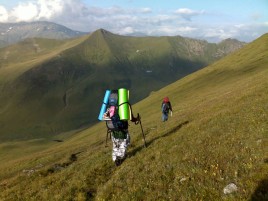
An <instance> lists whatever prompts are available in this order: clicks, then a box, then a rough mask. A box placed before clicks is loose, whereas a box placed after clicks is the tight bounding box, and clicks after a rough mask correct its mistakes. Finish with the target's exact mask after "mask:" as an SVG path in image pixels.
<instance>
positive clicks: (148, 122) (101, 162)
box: [0, 34, 268, 200]
mask: <svg viewBox="0 0 268 201" xmlns="http://www.w3.org/2000/svg"><path fill="white" fill-rule="evenodd" d="M267 43H268V35H267V34H266V35H264V36H263V37H261V38H260V39H258V40H256V41H254V42H253V43H251V44H249V45H247V46H246V47H244V48H243V49H242V50H241V51H238V52H237V53H235V54H232V55H230V56H227V57H226V58H224V59H222V60H220V61H219V62H217V63H215V64H214V65H212V66H209V67H207V68H204V69H203V70H200V71H198V72H196V73H194V74H191V75H190V76H187V77H185V78H183V79H181V80H179V81H177V82H175V83H173V84H171V85H169V86H168V87H165V88H163V89H162V90H160V91H157V92H154V93H152V94H151V95H150V96H149V97H148V98H146V99H144V100H143V101H141V102H139V103H137V104H136V105H135V106H134V108H133V110H134V113H136V112H140V114H141V116H142V123H143V128H144V131H145V134H146V140H147V145H148V147H147V148H143V142H142V138H141V133H140V128H139V126H135V125H133V124H131V126H130V129H129V130H130V132H131V136H132V145H131V147H130V149H129V157H128V158H127V159H126V161H125V162H124V163H123V164H122V165H121V166H120V167H118V168H116V167H115V166H114V164H113V163H112V161H111V143H110V142H109V143H108V147H105V146H104V145H105V133H106V130H105V125H104V123H103V122H101V123H100V124H98V125H96V126H93V127H91V128H90V129H87V130H84V131H81V132H78V133H76V134H75V135H72V136H71V137H67V138H62V139H63V140H64V142H62V143H57V142H50V144H49V145H47V146H50V148H48V149H43V151H39V152H37V151H35V150H34V148H33V149H32V153H31V154H26V155H25V156H20V157H19V156H14V155H15V153H14V152H12V151H10V147H8V146H12V144H10V143H6V144H4V145H2V146H1V147H0V149H1V153H2V152H3V151H5V150H4V149H5V147H6V148H8V150H9V152H8V153H6V155H5V156H6V158H5V163H3V162H1V166H0V170H1V171H0V187H1V195H0V199H4V200H17V199H20V200H90V199H96V200H103V199H105V200H144V199H146V200H169V199H170V200H250V199H251V198H256V200H265V197H261V194H260V195H258V193H260V192H262V193H266V199H267V189H265V188H266V187H267V178H268V174H267V172H268V166H267V164H266V163H267V159H268V155H267V153H268V152H267V147H268V146H267V142H268V141H267V140H268V139H267V137H268V136H267V133H268V124H267V122H268V112H267V111H268V110H267V109H268V105H267V103H268V95H267V94H268V80H267V77H268V67H267V63H268V58H267V54H268V48H267V47H268V46H267ZM166 95H168V96H169V97H170V99H171V101H172V103H173V108H174V113H173V117H172V118H170V119H169V121H168V122H166V123H161V121H160V116H161V114H160V108H159V107H160V103H161V100H162V97H163V96H166ZM25 143H28V144H30V143H32V145H33V144H35V145H36V146H37V145H38V143H40V142H25ZM52 143H55V144H54V145H52ZM13 146H15V147H16V144H13ZM15 147H14V149H13V150H14V151H15V150H16V149H15ZM40 149H41V148H40ZM26 151H27V153H30V149H29V150H26ZM21 152H23V150H21ZM12 153H13V155H12ZM11 157H13V159H12V160H11ZM23 170H24V171H23ZM231 182H234V183H235V184H236V185H237V186H238V191H237V192H235V193H233V194H231V195H224V194H223V188H224V187H225V186H226V185H227V184H229V183H231ZM256 189H258V190H256ZM254 196H255V197H254Z"/></svg>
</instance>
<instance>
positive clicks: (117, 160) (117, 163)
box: [114, 158, 122, 166]
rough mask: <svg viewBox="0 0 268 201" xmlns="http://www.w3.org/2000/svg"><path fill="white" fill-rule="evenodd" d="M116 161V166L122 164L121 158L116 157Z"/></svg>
mask: <svg viewBox="0 0 268 201" xmlns="http://www.w3.org/2000/svg"><path fill="white" fill-rule="evenodd" d="M114 162H115V165H116V166H119V165H121V164H122V160H121V159H120V158H117V159H115V161H114Z"/></svg>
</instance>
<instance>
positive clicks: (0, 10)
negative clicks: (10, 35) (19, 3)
mask: <svg viewBox="0 0 268 201" xmlns="http://www.w3.org/2000/svg"><path fill="white" fill-rule="evenodd" d="M7 21H8V12H7V10H6V9H5V7H3V6H0V22H7Z"/></svg>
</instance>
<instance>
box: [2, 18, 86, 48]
mask: <svg viewBox="0 0 268 201" xmlns="http://www.w3.org/2000/svg"><path fill="white" fill-rule="evenodd" d="M85 34H88V33H86V32H80V31H74V30H72V29H69V28H67V27H65V26H63V25H59V24H56V23H54V22H48V21H34V22H19V23H0V47H4V46H7V45H10V44H14V43H17V42H19V41H22V40H24V39H26V38H36V37H38V38H50V39H67V38H73V37H78V36H82V35H85Z"/></svg>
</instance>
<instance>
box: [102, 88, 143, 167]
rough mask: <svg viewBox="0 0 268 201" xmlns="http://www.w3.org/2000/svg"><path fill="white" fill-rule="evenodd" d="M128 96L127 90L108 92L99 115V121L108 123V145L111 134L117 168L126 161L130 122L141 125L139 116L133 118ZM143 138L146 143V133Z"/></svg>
mask: <svg viewBox="0 0 268 201" xmlns="http://www.w3.org/2000/svg"><path fill="white" fill-rule="evenodd" d="M128 96H129V91H128V90H126V89H119V90H107V91H106V93H105V97H104V100H103V105H102V108H101V112H100V115H99V120H104V121H106V126H107V136H106V143H107V138H108V135H109V134H110V138H111V140H112V143H113V149H112V159H113V161H114V162H115V165H116V166H119V165H121V163H122V162H123V161H124V160H125V159H126V155H127V148H128V146H129V145H130V135H129V131H128V126H129V125H128V120H131V121H132V122H134V123H135V124H138V123H139V124H140V125H141V121H140V116H139V114H138V116H137V117H136V118H135V117H134V116H133V113H132V109H131V105H130V104H129V102H128ZM141 128H142V125H141ZM142 132H143V129H142ZM143 137H144V143H145V136H144V133H143ZM145 145H146V144H145Z"/></svg>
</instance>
